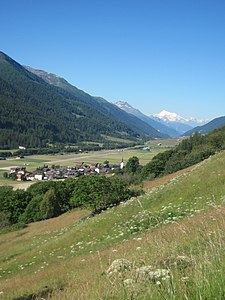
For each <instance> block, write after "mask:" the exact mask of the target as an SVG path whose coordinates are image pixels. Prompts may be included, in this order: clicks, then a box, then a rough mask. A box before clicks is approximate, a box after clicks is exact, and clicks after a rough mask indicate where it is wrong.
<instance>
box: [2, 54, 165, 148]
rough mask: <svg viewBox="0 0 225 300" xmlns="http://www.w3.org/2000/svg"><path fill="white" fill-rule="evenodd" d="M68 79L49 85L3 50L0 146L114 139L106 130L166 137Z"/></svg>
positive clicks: (124, 134) (138, 137) (139, 136)
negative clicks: (64, 86)
mask: <svg viewBox="0 0 225 300" xmlns="http://www.w3.org/2000/svg"><path fill="white" fill-rule="evenodd" d="M49 74H50V73H49ZM55 78H56V77H55ZM58 81H59V77H58ZM60 82H62V81H60ZM63 84H64V85H66V87H67V89H65V88H62V87H60V86H59V85H58V86H55V85H52V84H49V83H48V82H47V81H46V80H44V79H43V78H41V77H40V76H38V75H37V74H34V73H31V72H30V71H29V70H27V69H26V68H24V67H23V66H22V65H20V64H19V63H17V62H16V61H15V60H13V59H12V58H10V57H9V56H8V55H6V54H4V53H3V52H1V53H0V103H1V107H0V148H2V149H9V148H11V149H12V148H17V147H18V145H20V144H22V145H24V146H26V147H45V146H46V145H47V144H49V143H51V144H52V143H53V144H55V143H66V144H70V143H73V144H77V143H79V142H82V141H92V142H93V141H95V142H104V143H109V141H106V140H104V137H103V135H107V136H114V137H119V138H125V139H129V140H131V141H141V140H142V141H143V140H144V139H152V138H157V137H160V134H159V133H158V132H157V131H155V130H154V129H153V128H152V127H150V126H149V125H148V124H146V123H145V122H143V121H141V120H139V119H138V118H136V117H134V116H133V117H131V116H130V115H129V114H126V113H125V112H123V111H122V110H119V109H118V108H116V107H115V106H114V105H113V104H110V103H107V101H106V100H105V101H106V103H104V105H102V103H101V104H99V102H98V101H96V99H95V98H94V97H92V96H90V95H88V94H86V93H85V92H83V91H81V90H78V89H77V88H75V87H73V86H72V85H69V84H68V83H67V82H66V81H65V80H64V81H63ZM69 88H70V90H69ZM117 111H118V115H119V116H116V115H117Z"/></svg>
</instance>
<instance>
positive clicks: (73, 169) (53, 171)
mask: <svg viewBox="0 0 225 300" xmlns="http://www.w3.org/2000/svg"><path fill="white" fill-rule="evenodd" d="M123 168H124V162H123V159H122V161H121V163H120V164H109V162H108V161H105V162H104V163H103V164H100V163H96V164H86V163H84V162H81V163H76V165H75V166H67V167H65V166H59V165H52V166H51V167H49V166H48V165H44V166H42V167H38V168H37V169H36V170H35V171H32V172H28V171H27V169H26V166H18V167H11V168H10V171H9V173H8V178H11V179H14V180H17V181H40V180H57V179H66V178H77V177H79V176H81V175H85V176H89V175H99V174H102V175H107V174H111V175H112V174H113V173H114V172H115V171H116V170H122V169H123Z"/></svg>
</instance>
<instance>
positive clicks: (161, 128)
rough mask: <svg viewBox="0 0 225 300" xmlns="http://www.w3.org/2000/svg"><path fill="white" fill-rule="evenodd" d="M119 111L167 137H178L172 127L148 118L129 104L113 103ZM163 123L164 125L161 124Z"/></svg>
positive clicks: (177, 133)
mask: <svg viewBox="0 0 225 300" xmlns="http://www.w3.org/2000/svg"><path fill="white" fill-rule="evenodd" d="M115 104H116V105H117V106H118V107H119V108H120V109H122V110H124V111H126V112H127V113H129V114H132V115H134V116H136V117H138V118H139V119H141V120H143V121H144V122H146V123H148V124H149V125H150V126H152V127H153V128H155V129H156V130H157V131H158V132H160V133H162V134H164V135H165V136H167V137H178V136H180V133H179V132H178V131H177V130H175V129H173V128H172V127H169V126H168V124H167V123H165V122H162V121H161V120H160V119H156V118H153V117H150V116H146V115H145V114H143V113H142V112H141V111H140V110H138V109H136V108H134V107H132V106H131V105H130V104H129V103H127V102H124V101H117V102H116V103H115ZM163 123H165V124H163Z"/></svg>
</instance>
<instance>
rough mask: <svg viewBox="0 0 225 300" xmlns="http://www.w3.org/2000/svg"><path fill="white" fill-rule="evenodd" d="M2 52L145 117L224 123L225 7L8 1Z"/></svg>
mask: <svg viewBox="0 0 225 300" xmlns="http://www.w3.org/2000/svg"><path fill="white" fill-rule="evenodd" d="M0 26H1V27H0V28H1V39H0V41H1V49H0V50H1V51H3V52H5V53H6V54H8V55H9V56H11V57H12V58H13V59H15V60H16V61H18V62H19V63H21V64H25V65H29V66H32V67H34V68H37V69H43V70H46V71H49V72H52V73H55V74H57V75H59V76H61V77H64V78H65V79H66V80H68V81H69V82H70V83H72V84H73V85H75V86H77V87H78V88H80V89H82V90H84V91H86V92H88V93H90V94H91V95H95V96H102V97H104V98H105V99H107V100H108V101H110V102H116V101H118V100H123V101H127V102H129V103H130V104H131V105H132V106H134V107H136V108H138V109H140V110H141V111H142V112H144V113H145V114H153V113H158V112H160V111H161V110H163V109H166V110H168V111H172V112H176V113H178V114H180V115H183V116H194V117H198V118H207V119H213V118H215V117H218V116H222V115H225V104H224V103H225V1H224V0H221V1H220V0H211V1H209V0H136V1H133V0H120V1H119V0H110V1H108V0H104V1H102V0H88V1H87V0H1V3H0Z"/></svg>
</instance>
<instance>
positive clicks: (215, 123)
mask: <svg viewBox="0 0 225 300" xmlns="http://www.w3.org/2000/svg"><path fill="white" fill-rule="evenodd" d="M223 126H225V116H223V117H219V118H216V119H213V120H212V121H210V122H208V123H207V124H205V125H203V126H197V127H195V128H193V129H191V130H189V131H187V132H185V134H184V135H185V136H191V135H192V134H194V133H195V132H198V133H200V134H207V133H209V132H211V131H213V130H214V129H217V128H220V127H223Z"/></svg>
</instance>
